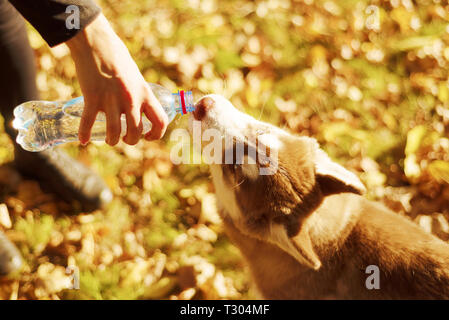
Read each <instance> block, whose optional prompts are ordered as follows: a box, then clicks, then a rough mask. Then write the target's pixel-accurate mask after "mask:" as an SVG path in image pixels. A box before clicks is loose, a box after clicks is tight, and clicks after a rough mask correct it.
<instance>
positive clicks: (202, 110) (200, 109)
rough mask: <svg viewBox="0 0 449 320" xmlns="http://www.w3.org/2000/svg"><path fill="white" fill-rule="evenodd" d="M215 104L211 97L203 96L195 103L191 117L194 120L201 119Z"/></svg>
mask: <svg viewBox="0 0 449 320" xmlns="http://www.w3.org/2000/svg"><path fill="white" fill-rule="evenodd" d="M214 105H215V101H214V100H213V99H212V98H209V97H205V98H203V99H201V100H200V101H198V103H197V104H196V105H195V111H193V117H194V118H195V120H198V121H201V120H203V118H204V117H205V116H206V114H207V111H208V110H210V109H211V108H212V107H213V106H214Z"/></svg>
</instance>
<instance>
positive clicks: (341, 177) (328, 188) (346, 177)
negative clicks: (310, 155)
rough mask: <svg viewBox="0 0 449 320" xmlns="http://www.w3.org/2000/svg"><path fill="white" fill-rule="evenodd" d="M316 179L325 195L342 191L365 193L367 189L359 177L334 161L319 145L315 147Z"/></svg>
mask: <svg viewBox="0 0 449 320" xmlns="http://www.w3.org/2000/svg"><path fill="white" fill-rule="evenodd" d="M314 163H315V179H316V181H317V183H318V184H319V185H320V188H321V192H323V195H325V196H326V195H330V194H335V193H342V192H353V193H357V194H363V193H365V191H366V189H365V186H364V185H363V183H362V182H361V181H360V180H359V178H358V177H357V176H356V175H355V174H353V173H352V172H350V171H349V170H347V169H345V168H343V167H342V166H341V165H339V164H338V163H336V162H333V161H332V160H331V159H330V158H329V156H328V155H327V154H326V153H325V152H324V151H323V150H321V149H320V148H319V147H317V148H316V149H315V161H314Z"/></svg>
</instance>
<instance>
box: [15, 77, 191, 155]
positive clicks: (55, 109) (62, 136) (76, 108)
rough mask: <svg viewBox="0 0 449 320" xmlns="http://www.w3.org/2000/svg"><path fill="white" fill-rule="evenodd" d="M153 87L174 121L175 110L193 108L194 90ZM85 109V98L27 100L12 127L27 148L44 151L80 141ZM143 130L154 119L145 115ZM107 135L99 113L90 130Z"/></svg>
mask: <svg viewBox="0 0 449 320" xmlns="http://www.w3.org/2000/svg"><path fill="white" fill-rule="evenodd" d="M149 85H150V87H151V90H152V91H153V93H154V95H155V96H156V98H157V99H158V100H159V102H160V103H161V105H162V108H163V109H164V111H165V112H166V113H167V115H168V119H169V121H170V122H171V121H172V120H173V118H174V117H175V115H176V113H181V114H185V113H187V112H191V111H193V110H194V107H193V96H192V92H191V91H186V92H184V91H178V93H172V92H170V90H168V89H166V88H164V87H162V86H160V85H157V84H154V83H149ZM83 109H84V98H83V97H78V98H75V99H72V100H69V101H28V102H25V103H22V104H21V105H19V106H17V107H16V108H15V109H14V121H13V127H14V128H15V129H17V130H18V131H19V134H18V135H17V139H16V141H17V143H18V144H19V145H21V146H22V148H23V149H25V150H27V151H33V152H37V151H42V150H45V149H47V148H49V147H51V146H55V145H58V144H61V143H66V142H72V141H78V129H79V126H80V121H81V115H82V113H83ZM142 125H143V132H144V133H146V132H148V131H150V129H151V122H150V121H149V120H148V119H147V118H146V117H145V115H142ZM121 127H122V132H121V136H124V135H125V134H126V118H125V115H124V114H122V118H121ZM105 138H106V118H105V116H104V113H102V112H100V113H99V114H98V116H97V119H96V120H95V122H94V125H93V127H92V131H91V140H92V141H104V140H105Z"/></svg>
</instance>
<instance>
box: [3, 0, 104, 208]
mask: <svg viewBox="0 0 449 320" xmlns="http://www.w3.org/2000/svg"><path fill="white" fill-rule="evenodd" d="M0 70H1V72H0V112H1V114H2V116H3V118H4V119H5V130H6V132H7V133H8V134H9V135H10V136H11V138H12V139H13V141H14V144H15V164H16V166H17V168H18V169H19V171H20V172H21V173H22V174H25V175H28V176H30V177H32V178H35V179H38V180H39V182H41V183H42V184H43V185H44V187H48V188H50V189H51V191H53V192H55V193H57V194H58V195H60V196H61V197H62V198H64V199H65V200H68V201H72V200H78V201H79V202H80V203H81V205H82V206H83V208H84V209H85V210H94V209H97V208H99V207H101V206H102V205H104V204H106V203H108V202H109V201H110V200H111V198H112V194H111V192H110V190H109V189H108V188H107V186H106V184H105V183H104V181H103V180H102V179H101V178H100V177H99V176H98V175H96V174H94V172H93V171H92V170H90V169H88V168H87V167H86V166H84V165H83V164H81V163H80V162H77V161H75V160H74V159H73V158H71V157H70V156H69V155H67V154H66V153H65V152H63V151H61V150H58V149H57V148H54V149H50V150H46V151H43V152H38V153H34V152H27V151H25V150H23V149H22V148H21V147H20V146H18V145H17V144H16V143H15V138H16V131H15V130H14V129H13V128H12V126H11V123H12V120H13V109H14V107H15V106H17V105H18V104H20V103H22V102H25V101H29V100H38V98H39V96H38V90H37V88H36V70H35V64H34V55H33V50H32V49H31V47H30V44H29V41H28V37H27V32H26V26H25V22H24V19H23V18H22V16H21V15H20V14H19V13H18V12H17V11H16V10H15V8H14V7H13V6H12V5H10V4H9V2H8V1H6V0H0Z"/></svg>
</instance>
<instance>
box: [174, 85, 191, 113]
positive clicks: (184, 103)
mask: <svg viewBox="0 0 449 320" xmlns="http://www.w3.org/2000/svg"><path fill="white" fill-rule="evenodd" d="M172 95H173V96H174V98H175V99H174V100H173V103H174V106H173V107H174V109H175V111H176V113H179V114H182V115H183V114H187V113H188V112H193V111H194V110H195V107H194V105H193V95H192V91H184V90H178V92H174V93H172Z"/></svg>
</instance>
